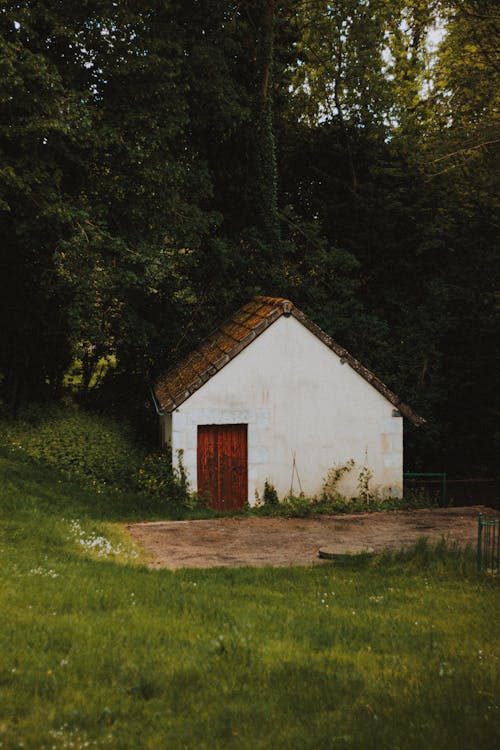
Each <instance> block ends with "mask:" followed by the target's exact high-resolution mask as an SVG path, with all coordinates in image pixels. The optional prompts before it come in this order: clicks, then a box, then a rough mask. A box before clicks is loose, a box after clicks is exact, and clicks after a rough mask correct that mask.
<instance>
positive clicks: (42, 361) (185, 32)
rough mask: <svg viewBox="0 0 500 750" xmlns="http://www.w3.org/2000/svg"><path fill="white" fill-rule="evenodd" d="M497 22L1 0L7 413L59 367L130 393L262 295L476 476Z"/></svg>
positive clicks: (265, 8)
mask: <svg viewBox="0 0 500 750" xmlns="http://www.w3.org/2000/svg"><path fill="white" fill-rule="evenodd" d="M499 22H500V17H499V13H498V8H497V4H496V3H495V2H493V0H339V1H338V2H335V3H331V2H326V1H324V0H314V1H312V0H249V1H248V2H235V1H233V2H230V1H229V0H152V1H150V2H147V3H145V2H141V1H140V0H130V2H127V3H116V2H112V1H111V0H84V1H83V2H80V3H78V4H74V3H60V2H58V1H57V0H16V2H13V1H12V2H11V0H5V2H3V3H2V6H1V8H0V229H1V237H2V240H1V251H0V278H1V279H2V294H1V295H0V300H1V301H0V307H1V314H2V321H3V324H2V327H1V329H0V398H1V399H2V403H3V405H4V407H5V408H15V407H16V405H17V404H19V403H21V402H22V401H25V400H27V399H44V398H50V399H56V398H59V397H60V395H61V393H62V392H63V390H64V383H65V382H67V375H68V372H69V371H71V368H73V369H74V368H75V363H78V367H79V371H80V374H81V386H80V392H79V397H80V398H85V399H87V400H90V401H91V402H94V403H95V405H98V404H100V406H101V408H112V407H113V406H115V405H117V404H118V403H119V404H121V408H124V407H125V404H127V405H128V406H131V405H133V404H135V405H136V406H142V404H143V402H144V399H145V396H144V395H143V394H145V393H146V385H147V383H148V381H149V380H150V378H151V377H152V376H153V375H154V374H155V373H156V372H157V371H158V370H159V369H163V368H165V367H166V366H168V364H170V363H171V362H173V361H174V359H175V358H177V357H178V356H180V355H181V354H182V353H184V352H186V351H187V350H188V349H189V348H190V347H191V346H193V345H194V344H195V343H196V342H197V341H198V340H199V339H200V338H201V337H203V336H204V335H205V334H206V333H208V332H209V331H210V330H211V329H213V328H214V327H215V325H217V324H218V323H219V322H220V321H221V320H222V319H223V318H225V317H226V316H227V315H228V314H229V313H230V312H232V311H233V310H234V309H235V308H236V307H238V305H240V304H241V303H243V302H244V301H246V300H248V299H249V298H250V297H251V296H252V295H254V294H255V293H258V292H261V293H269V294H279V295H286V296H289V297H291V298H292V299H293V300H294V301H295V302H296V304H297V305H298V306H299V307H302V308H303V309H304V311H305V312H307V314H308V315H310V316H311V317H312V318H313V319H314V320H315V321H317V322H318V324H319V325H321V326H322V327H323V328H324V329H325V330H326V331H327V332H328V333H330V334H331V335H332V336H334V337H335V338H336V339H337V340H338V341H340V342H341V343H342V344H344V345H345V346H347V347H348V348H350V349H351V350H352V351H353V353H354V354H355V355H356V356H357V357H359V358H360V359H362V360H363V361H364V362H366V364H367V365H368V366H369V367H371V368H373V369H374V370H375V371H376V372H377V374H379V375H380V377H381V378H382V379H384V380H385V381H386V382H387V384H388V385H389V386H390V387H391V388H393V389H394V390H395V391H396V392H398V393H400V394H401V395H402V396H404V398H405V400H407V401H409V402H410V403H411V404H412V406H413V407H414V408H415V410H416V411H418V412H420V413H421V414H422V415H423V416H425V417H426V418H427V420H428V426H427V427H425V428H424V429H420V430H419V431H417V432H412V433H410V435H409V447H410V450H409V451H408V453H407V460H408V462H409V465H410V466H412V467H414V468H421V467H426V468H428V469H445V470H447V471H450V472H459V473H460V472H474V473H487V472H491V471H493V470H495V443H494V436H495V434H498V426H496V425H497V422H498V413H499V408H498V404H497V397H496V382H495V378H496V369H495V361H496V359H495V358H496V355H497V353H498V340H499V337H498V333H499V330H498V286H497V285H496V278H497V263H498V254H497V251H496V239H497V216H498V203H497V200H496V174H497V173H498V162H497V154H498V144H499V142H500V127H499V122H498V96H499V94H498V92H499V90H500V88H499V85H498V78H499V57H498V49H499V45H498V30H499ZM103 361H108V362H110V361H112V362H113V363H114V366H113V367H112V368H109V370H108V372H107V375H106V377H105V379H104V380H103V382H101V383H100V384H99V387H94V388H90V386H91V385H92V384H93V385H95V383H96V373H97V372H99V363H102V362H103ZM65 378H66V380H65ZM103 405H107V407H106V406H103ZM497 447H498V446H497Z"/></svg>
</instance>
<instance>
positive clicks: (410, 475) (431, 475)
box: [403, 471, 446, 506]
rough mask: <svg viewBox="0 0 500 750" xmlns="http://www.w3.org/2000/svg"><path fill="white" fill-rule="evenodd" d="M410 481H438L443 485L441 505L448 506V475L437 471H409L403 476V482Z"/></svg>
mask: <svg viewBox="0 0 500 750" xmlns="http://www.w3.org/2000/svg"><path fill="white" fill-rule="evenodd" d="M404 479H409V480H410V481H411V480H418V479H436V480H438V482H440V485H441V505H443V506H444V505H446V473H444V472H441V471H439V472H437V471H430V472H429V471H423V472H422V471H407V472H405V473H404V474H403V480H404Z"/></svg>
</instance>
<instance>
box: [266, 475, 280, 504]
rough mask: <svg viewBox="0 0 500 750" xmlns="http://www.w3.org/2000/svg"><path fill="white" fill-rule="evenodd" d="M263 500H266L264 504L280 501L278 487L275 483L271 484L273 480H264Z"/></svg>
mask: <svg viewBox="0 0 500 750" xmlns="http://www.w3.org/2000/svg"><path fill="white" fill-rule="evenodd" d="M262 500H263V501H264V505H278V503H279V497H278V493H277V492H276V488H275V487H274V485H273V484H271V482H268V481H267V479H266V481H265V482H264V492H263V493H262Z"/></svg>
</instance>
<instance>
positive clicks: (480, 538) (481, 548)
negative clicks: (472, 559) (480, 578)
mask: <svg viewBox="0 0 500 750" xmlns="http://www.w3.org/2000/svg"><path fill="white" fill-rule="evenodd" d="M499 558H500V518H493V517H492V516H489V517H486V516H484V515H483V514H482V513H480V514H479V517H478V519H477V569H478V571H479V572H481V571H483V570H484V571H487V572H488V573H493V574H496V573H498V561H499Z"/></svg>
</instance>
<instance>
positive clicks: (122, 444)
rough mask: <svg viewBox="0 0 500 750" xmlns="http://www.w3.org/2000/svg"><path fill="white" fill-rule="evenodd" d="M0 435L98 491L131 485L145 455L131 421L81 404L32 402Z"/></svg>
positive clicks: (32, 455) (26, 452)
mask: <svg viewBox="0 0 500 750" xmlns="http://www.w3.org/2000/svg"><path fill="white" fill-rule="evenodd" d="M0 440H1V441H2V442H3V443H4V444H7V445H9V446H10V447H11V448H13V449H15V450H19V451H22V452H24V453H25V454H27V455H28V456H30V457H31V458H33V459H35V460H36V461H41V462H43V463H46V464H48V465H50V466H52V467H55V468H57V469H58V470H59V471H61V472H62V473H64V474H65V475H66V476H67V477H69V478H74V479H79V480H80V481H82V482H83V483H84V484H86V485H90V486H92V487H94V488H95V489H97V490H98V491H103V490H104V489H130V485H131V482H132V479H133V477H134V476H135V474H136V473H137V471H138V469H139V466H140V465H141V463H142V461H143V459H144V455H145V449H144V447H142V446H141V445H140V444H139V442H138V441H137V440H136V439H135V436H134V434H133V432H132V430H131V429H130V427H128V426H127V425H126V424H124V423H123V422H119V421H117V420H113V419H110V418H109V417H104V416H101V415H97V414H91V413H88V412H84V411H81V410H80V409H77V408H76V407H62V406H53V405H52V406H45V405H44V406H39V405H34V406H30V407H27V408H25V409H24V410H23V411H22V412H21V414H20V415H19V417H18V419H17V420H16V421H15V422H9V423H5V422H4V423H3V424H1V425H0Z"/></svg>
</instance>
